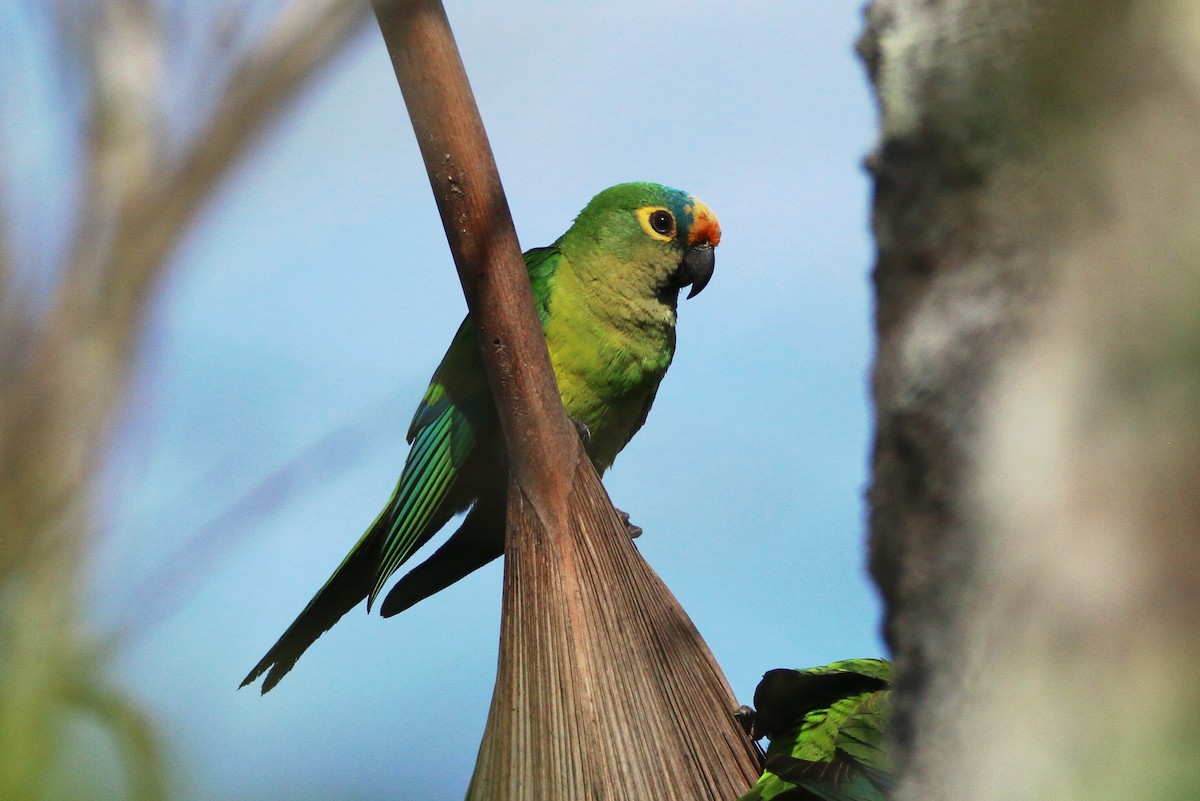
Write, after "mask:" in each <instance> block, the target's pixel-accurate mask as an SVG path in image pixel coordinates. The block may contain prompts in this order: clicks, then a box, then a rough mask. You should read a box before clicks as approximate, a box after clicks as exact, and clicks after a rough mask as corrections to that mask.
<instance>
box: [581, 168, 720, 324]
mask: <svg viewBox="0 0 1200 801" xmlns="http://www.w3.org/2000/svg"><path fill="white" fill-rule="evenodd" d="M720 241H721V226H720V224H719V223H718V222H717V217H716V215H715V214H713V212H712V209H710V208H709V207H708V206H707V205H705V204H704V203H703V202H701V201H699V200H697V199H696V198H694V197H692V196H691V195H689V194H687V193H686V192H681V191H679V190H678V189H672V188H670V187H667V186H662V185H661V184H652V183H629V184H618V185H617V186H613V187H609V188H608V189H605V190H604V191H603V192H601V193H600V194H598V195H596V196H595V197H594V198H592V200H591V202H589V203H588V205H587V206H586V207H585V208H584V210H583V211H581V212H580V213H579V216H578V217H577V218H576V219H575V224H574V225H573V226H572V227H571V231H569V232H568V233H567V234H566V235H565V236H564V237H563V242H562V243H561V244H562V245H564V246H567V247H570V246H575V247H578V248H582V249H588V250H593V251H594V252H604V253H609V254H612V255H613V256H615V257H616V259H614V260H611V263H612V264H614V265H620V266H621V268H622V269H623V270H624V272H623V273H622V274H621V275H619V276H615V275H608V276H604V278H605V279H606V280H620V281H621V282H623V283H625V284H627V285H628V286H629V287H630V289H631V290H632V291H643V290H648V291H649V292H650V293H652V294H653V295H655V296H657V297H658V298H659V299H661V300H662V301H663V302H664V303H666V304H667V305H669V306H671V307H674V306H675V304H676V302H677V300H678V297H679V291H680V290H681V289H683V288H684V287H691V289H690V290H689V292H688V295H687V296H688V297H689V298H691V297H694V296H696V295H698V294H700V292H701V291H702V290H703V289H704V287H706V286H707V285H708V282H709V281H710V280H711V279H712V275H713V267H714V265H715V258H714V248H716V246H717V245H718V244H719V243H720ZM631 271H632V273H631ZM596 277H600V276H596Z"/></svg>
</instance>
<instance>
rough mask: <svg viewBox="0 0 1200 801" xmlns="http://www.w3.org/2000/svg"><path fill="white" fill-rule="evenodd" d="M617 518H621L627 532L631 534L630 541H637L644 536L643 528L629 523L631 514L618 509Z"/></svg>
mask: <svg viewBox="0 0 1200 801" xmlns="http://www.w3.org/2000/svg"><path fill="white" fill-rule="evenodd" d="M617 517H619V518H621V522H622V523H624V524H625V531H627V532H628V533H629V539H631V540H636V539H637V538H638V537H640V536H642V527H641V526H635V525H634V524H633V523H630V522H629V512H622V511H621V510H620V509H618V510H617Z"/></svg>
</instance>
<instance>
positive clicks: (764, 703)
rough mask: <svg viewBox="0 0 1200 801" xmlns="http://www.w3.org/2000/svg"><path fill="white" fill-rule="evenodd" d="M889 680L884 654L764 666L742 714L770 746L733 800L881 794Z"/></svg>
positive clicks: (869, 800) (830, 799) (857, 799)
mask: <svg viewBox="0 0 1200 801" xmlns="http://www.w3.org/2000/svg"><path fill="white" fill-rule="evenodd" d="M891 681H892V663H891V662H888V661H887V660H884V659H846V660H843V661H841V662H833V663H831V664H828V665H824V666H822V667H815V668H804V669H801V670H790V669H786V668H779V669H777V670H769V671H767V672H766V674H765V675H764V676H763V678H762V681H761V682H759V684H758V687H757V688H756V689H755V691H754V706H755V710H753V711H750V710H747V711H746V713H745V715H744V717H745V718H748V719H749V720H751V721H752V723H751V732H752V736H753V737H754V738H755V739H757V738H759V737H769V738H771V746H770V748H768V749H767V755H766V763H765V765H764V770H763V774H762V776H761V777H760V778H759V780H758V782H757V783H756V784H755V785H754V787H752V788H751V789H750V791H749V792H748V793H746V794H745V795H743V796H742V797H741V798H740V799H738V801H884V799H885V798H886V797H887V796H888V794H889V792H890V791H891V787H892V765H891V761H890V760H889V759H888V754H887V750H886V743H885V742H884V736H885V731H886V729H887V721H888V716H889V714H890V700H891ZM743 709H744V708H743ZM739 717H742V715H739Z"/></svg>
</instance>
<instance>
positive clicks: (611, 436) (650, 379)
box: [242, 183, 721, 693]
mask: <svg viewBox="0 0 1200 801" xmlns="http://www.w3.org/2000/svg"><path fill="white" fill-rule="evenodd" d="M720 240H721V229H720V226H719V225H718V223H717V218H716V217H715V216H714V215H713V213H712V211H710V210H709V208H708V206H706V205H704V204H703V203H701V202H700V201H699V200H696V199H695V198H694V197H692V196H690V195H688V194H686V193H684V192H680V191H679V190H676V189H671V188H669V187H665V186H661V185H659V184H651V183H630V184H620V185H618V186H614V187H611V188H609V189H606V190H604V191H603V192H601V193H600V194H598V195H596V197H594V198H593V199H592V200H591V202H590V203H588V205H587V207H586V208H584V209H583V211H582V212H580V213H579V216H578V217H577V218H576V219H575V222H574V224H573V225H572V226H571V227H570V229H569V230H568V231H567V232H566V233H565V234H563V235H562V236H561V237H559V239H558V240H557V241H556V242H555V243H554V244H553V245H551V246H549V247H545V248H535V249H533V250H530V251H528V252H527V253H526V254H525V266H526V268H527V269H528V271H529V280H530V282H531V284H532V286H533V295H534V300H535V302H536V305H537V311H538V316H539V318H540V320H541V323H542V330H543V331H544V333H545V335H546V345H547V347H548V349H549V351H550V361H551V364H552V366H553V368H554V375H555V378H556V379H557V381H558V388H559V392H560V394H561V396H562V401H563V406H564V407H565V409H566V412H567V415H568V416H569V417H570V418H571V419H572V420H574V421H575V422H576V424H577V425H578V426H579V428H580V430H581V432H583V438H584V445H585V448H586V450H587V453H588V456H589V457H590V458H591V461H592V463H593V464H594V465H595V467H596V470H597V471H599V472H600V474H601V475H603V473H604V471H605V470H607V469H608V468H609V467H610V466H611V465H612V463H613V460H614V459H615V458H616V456H617V454H618V453H619V452H620V451H621V449H622V448H624V447H625V445H626V443H628V442H629V440H630V438H631V437H632V436H633V435H634V433H635V432H637V430H638V429H639V428H641V426H642V423H643V422H644V421H645V419H646V415H647V413H648V412H649V411H650V405H651V403H653V401H654V395H655V393H656V392H657V390H658V385H659V382H660V381H661V380H662V377H663V375H664V374H665V373H666V371H667V367H668V366H669V365H670V364H671V359H672V356H673V355H674V352H675V313H676V305H677V302H678V299H679V292H680V290H681V289H683V288H684V287H689V286H690V287H691V290H690V292H689V293H688V297H689V298H690V297H692V296H693V295H695V294H697V293H699V292H700V291H701V290H702V289H704V287H705V285H706V284H708V281H709V279H710V278H711V277H712V273H713V264H714V259H713V248H715V247H716V246H717V244H718V243H719V242H720ZM408 441H409V442H410V443H411V444H412V449H411V450H410V451H409V454H408V459H407V461H406V462H405V465H404V470H403V472H402V473H401V475H400V480H399V482H398V483H397V485H396V489H395V491H394V492H393V493H392V496H391V498H390V499H389V500H388V502H387V505H386V506H384V508H383V510H382V511H381V512H380V513H379V516H378V517H377V518H376V519H375V522H374V523H372V524H371V526H370V528H368V529H367V531H366V533H365V534H363V535H362V537H361V538H360V539H359V541H358V542H357V544H355V546H354V547H353V548H352V549H351V551H350V553H349V554H348V555H347V556H346V558H345V559H343V560H342V563H341V564H340V565H339V566H338V567H337V569H336V570H334V572H333V575H332V576H330V578H329V580H328V581H326V582H325V585H324V586H322V587H321V589H320V590H318V591H317V594H316V595H315V596H314V597H313V599H312V600H311V601H309V603H308V606H306V607H305V608H304V610H303V611H302V612H301V613H300V615H299V617H297V618H296V620H295V622H293V623H292V625H291V626H289V627H288V629H287V631H285V632H284V633H283V636H281V637H280V638H279V641H278V642H276V643H275V645H273V646H272V647H271V649H270V650H269V651H267V653H266V655H265V656H264V657H263V658H262V659H261V660H260V661H259V663H258V664H257V665H255V666H254V669H253V670H251V671H250V673H249V675H247V676H246V678H245V680H244V681H243V682H242V686H245V685H247V684H249V683H250V682H252V681H254V680H255V679H257V678H258V677H259V676H262V675H263V674H266V678H265V679H264V680H263V686H262V691H263V692H264V693H265V692H267V691H268V690H270V689H271V688H272V687H274V686H275V685H276V684H277V683H278V682H279V680H280V679H281V678H282V677H283V676H284V674H286V673H287V672H288V671H289V670H290V669H291V668H292V666H293V665H294V664H295V662H296V660H297V659H299V658H300V655H301V654H303V653H304V651H305V650H306V649H307V648H308V646H309V645H311V644H312V643H313V642H314V641H315V640H316V639H317V638H318V637H319V636H321V634H323V633H324V632H325V631H327V630H329V628H330V627H331V626H333V624H334V623H336V622H337V621H338V620H339V619H340V618H341V617H342V615H344V614H345V613H346V612H348V611H350V609H352V608H354V607H355V606H357V605H358V604H359V603H360V602H361V601H363V600H364V599H365V600H366V601H367V608H368V610H369V609H370V607H371V605H372V604H373V603H374V602H375V599H376V597H377V596H378V595H379V594H380V592H381V591H382V590H383V588H384V585H385V583H386V582H387V580H388V579H389V578H390V577H391V576H392V574H393V573H395V572H396V570H397V569H398V568H399V567H400V566H401V565H402V564H404V562H405V561H407V560H408V559H409V557H411V556H412V554H413V553H414V552H415V551H416V550H417V549H418V548H420V547H421V546H422V545H423V544H424V543H425V542H426V541H427V540H428V539H429V538H430V537H432V536H433V535H434V534H435V533H436V532H437V531H438V530H439V529H441V528H442V527H443V526H444V525H445V524H446V523H447V522H448V521H449V520H450V518H451V517H453V516H454V515H455V514H458V513H460V512H463V511H467V510H469V512H468V514H467V516H466V518H465V519H464V520H463V522H462V525H461V526H459V528H458V530H457V531H455V532H454V534H453V535H452V536H451V537H450V539H449V540H447V542H446V543H445V544H444V545H442V547H441V548H439V549H438V550H437V551H436V552H435V553H434V554H433V555H432V556H430V557H429V558H428V559H427V560H426V561H425V562H423V563H422V564H420V565H418V566H417V567H416V568H414V569H413V570H411V571H410V572H409V573H408V574H407V575H405V576H404V577H403V578H402V579H401V580H400V581H399V582H397V584H396V585H395V586H394V587H393V588H392V589H391V591H390V592H389V593H388V595H387V596H386V597H385V599H384V601H383V607H382V610H381V612H382V614H383V616H384V617H388V616H390V615H394V614H396V613H397V612H401V611H403V610H405V609H407V608H409V607H410V606H412V605H413V604H415V603H417V602H418V601H420V600H422V599H424V598H427V597H428V596H430V595H432V594H433V593H435V592H438V591H439V590H441V589H443V588H445V587H447V586H449V585H450V584H452V583H454V582H455V581H457V580H459V579H460V578H462V577H463V576H466V575H467V574H468V573H470V572H472V571H473V570H475V569H477V568H479V567H481V566H483V565H485V564H487V563H488V562H490V561H492V560H493V559H495V558H496V557H498V556H500V555H502V553H503V551H504V525H505V505H506V489H507V473H506V469H505V467H504V459H505V457H504V438H503V436H502V435H501V432H500V426H499V421H498V419H497V417H496V410H495V405H494V402H493V400H492V394H491V390H490V389H489V387H488V382H487V376H486V375H485V373H484V369H483V362H482V359H481V357H480V354H479V347H478V344H477V342H476V334H475V331H474V325H473V323H472V322H471V318H470V317H469V316H468V317H467V319H465V320H464V321H463V323H462V325H461V326H460V327H459V329H458V333H456V334H455V336H454V339H453V340H452V341H451V343H450V348H449V350H448V351H447V352H446V355H445V357H443V359H442V363H441V365H439V366H438V368H437V370H436V372H434V374H433V379H432V381H430V384H429V388H428V389H427V390H426V392H425V397H424V398H423V399H422V401H421V403H420V405H419V406H418V408H417V412H416V415H415V416H414V417H413V420H412V424H411V426H410V427H409V430H408Z"/></svg>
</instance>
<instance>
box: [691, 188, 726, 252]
mask: <svg viewBox="0 0 1200 801" xmlns="http://www.w3.org/2000/svg"><path fill="white" fill-rule="evenodd" d="M691 200H692V202H691V204H690V205H689V206H688V207H687V209H686V211H687V212H688V213H689V214H691V215H692V227H691V229H690V230H689V231H688V244H689V245H698V244H702V243H703V244H709V245H712V246H714V247H715V246H717V245H719V244H721V224H720V223H719V222H717V215H715V214H713V212H712V209H710V208H709V207H708V206H707V205H706V204H705V203H702V202H701V201H699V200H696V199H695V198H692V199H691Z"/></svg>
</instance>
